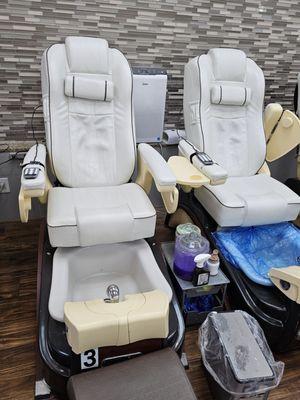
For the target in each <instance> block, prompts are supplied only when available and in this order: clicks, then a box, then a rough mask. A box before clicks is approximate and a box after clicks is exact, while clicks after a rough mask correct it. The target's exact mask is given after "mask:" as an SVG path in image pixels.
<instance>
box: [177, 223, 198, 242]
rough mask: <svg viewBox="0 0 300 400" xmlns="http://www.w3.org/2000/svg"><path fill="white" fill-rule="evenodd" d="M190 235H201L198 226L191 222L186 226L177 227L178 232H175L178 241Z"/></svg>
mask: <svg viewBox="0 0 300 400" xmlns="http://www.w3.org/2000/svg"><path fill="white" fill-rule="evenodd" d="M189 233H198V234H199V235H201V230H200V228H199V227H198V226H197V225H194V224H191V223H190V222H188V223H186V224H180V225H177V228H176V232H175V234H176V239H177V238H178V237H179V236H182V235H187V234H189Z"/></svg>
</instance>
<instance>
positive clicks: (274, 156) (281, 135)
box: [265, 104, 300, 162]
mask: <svg viewBox="0 0 300 400" xmlns="http://www.w3.org/2000/svg"><path fill="white" fill-rule="evenodd" d="M278 105H279V104H278ZM269 106H270V108H271V106H272V104H271V105H270V104H269ZM269 106H267V108H268V107H269ZM267 108H266V111H267ZM266 111H265V113H266ZM270 112H271V111H270ZM299 144H300V120H299V118H298V117H297V115H295V114H294V113H292V112H291V111H289V110H284V111H283V112H282V113H281V114H280V117H279V119H278V120H277V122H276V124H275V125H274V127H273V129H272V132H271V133H270V136H269V139H268V142H267V155H266V160H267V161H269V162H272V161H275V160H278V159H279V158H281V157H283V156H284V155H285V154H287V153H288V152H290V151H291V150H292V149H294V148H296V147H297V146H298V145H299Z"/></svg>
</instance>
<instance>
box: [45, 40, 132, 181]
mask: <svg viewBox="0 0 300 400" xmlns="http://www.w3.org/2000/svg"><path fill="white" fill-rule="evenodd" d="M42 94H43V111H44V120H45V129H46V141H47V149H48V154H49V156H50V163H51V166H52V170H53V173H54V174H55V176H56V177H57V179H58V180H59V182H60V183H61V184H62V185H64V186H68V187H88V186H108V185H119V184H122V183H125V182H128V180H129V179H130V177H131V175H132V173H133V170H134V165H135V132H134V121H133V110H132V74H131V69H130V66H129V64H128V62H127V60H126V58H125V57H124V55H123V54H122V53H121V52H120V51H119V50H116V49H110V48H109V47H108V44H107V41H106V40H103V39H99V38H89V37H67V38H66V40H65V43H64V44H54V45H52V46H51V47H49V48H48V49H47V50H46V51H45V52H44V54H43V58H42Z"/></svg>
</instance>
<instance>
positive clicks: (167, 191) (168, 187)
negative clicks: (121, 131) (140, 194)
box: [136, 143, 178, 214]
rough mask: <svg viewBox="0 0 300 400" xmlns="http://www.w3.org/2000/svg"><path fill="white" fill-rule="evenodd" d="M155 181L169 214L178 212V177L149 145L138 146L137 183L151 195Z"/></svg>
mask: <svg viewBox="0 0 300 400" xmlns="http://www.w3.org/2000/svg"><path fill="white" fill-rule="evenodd" d="M152 179H154V182H155V185H156V188H157V190H158V191H159V192H160V193H161V196H162V198H163V201H164V205H165V207H166V209H167V211H168V213H170V214H172V213H174V212H175V211H176V209H177V205H178V190H177V188H176V177H175V175H174V174H173V172H172V170H171V169H170V167H169V166H168V164H167V162H166V161H165V160H164V158H163V157H162V156H161V155H160V154H159V153H158V152H157V151H156V150H155V149H154V148H153V147H151V146H150V145H149V144H146V143H141V144H140V145H139V146H138V176H137V178H136V183H137V184H138V185H140V186H141V187H142V188H143V189H144V190H145V192H146V193H147V194H149V192H150V190H151V186H152Z"/></svg>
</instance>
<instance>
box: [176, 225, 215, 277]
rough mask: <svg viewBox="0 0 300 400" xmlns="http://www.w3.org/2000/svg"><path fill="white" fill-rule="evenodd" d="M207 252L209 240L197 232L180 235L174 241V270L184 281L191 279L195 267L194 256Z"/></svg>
mask: <svg viewBox="0 0 300 400" xmlns="http://www.w3.org/2000/svg"><path fill="white" fill-rule="evenodd" d="M203 253H209V242H208V240H207V239H205V238H204V237H203V236H201V235H200V234H199V233H195V232H192V233H188V234H186V235H180V236H178V237H177V239H176V242H175V252H174V272H175V273H176V275H177V276H178V277H179V278H181V279H184V280H186V281H191V280H192V278H193V272H194V269H195V266H196V264H195V262H194V258H195V257H196V256H197V255H198V254H203Z"/></svg>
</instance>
